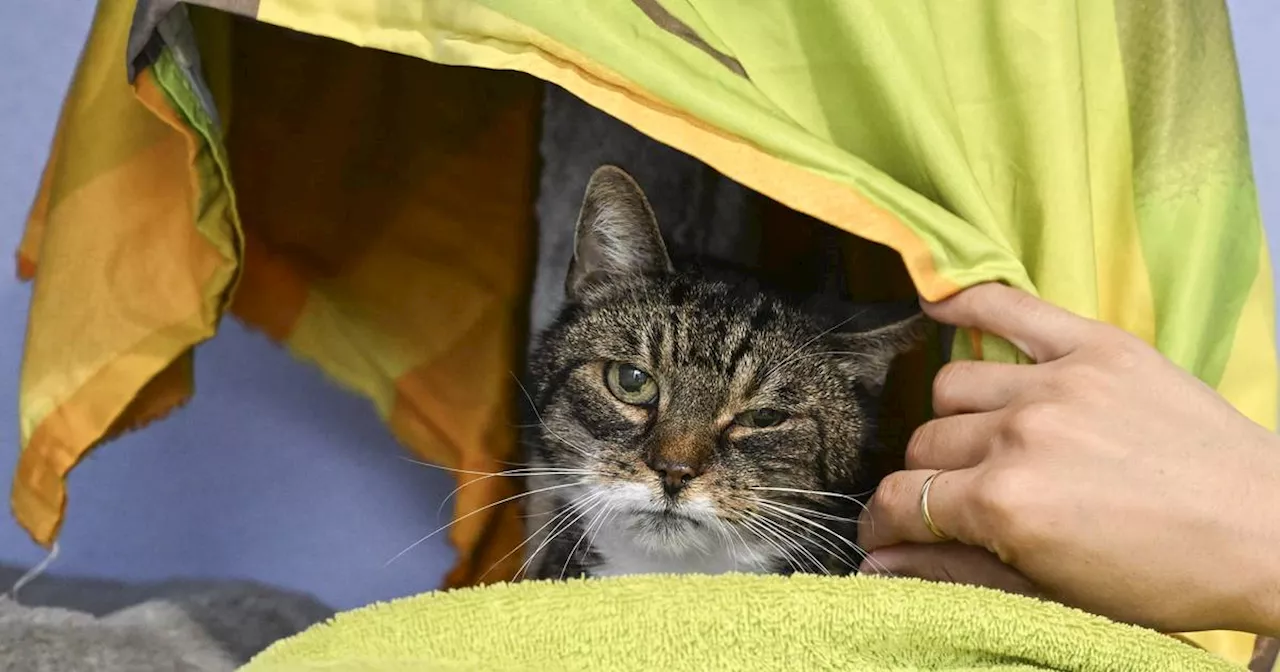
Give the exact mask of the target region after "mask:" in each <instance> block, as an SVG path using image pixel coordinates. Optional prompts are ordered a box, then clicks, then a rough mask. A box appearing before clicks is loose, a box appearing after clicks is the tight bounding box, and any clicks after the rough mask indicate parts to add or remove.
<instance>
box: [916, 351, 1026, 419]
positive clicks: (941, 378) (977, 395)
mask: <svg viewBox="0 0 1280 672" xmlns="http://www.w3.org/2000/svg"><path fill="white" fill-rule="evenodd" d="M1043 378H1044V372H1043V371H1042V370H1040V369H1037V368H1036V367H1034V366H1024V365H1021V364H1005V363H1002V362H976V361H957V362H951V363H950V364H947V365H946V366H944V367H942V370H940V371H938V375H937V376H935V377H934V379H933V413H934V415H936V416H948V415H955V414H957V413H979V412H983V411H995V410H999V409H1001V408H1004V407H1005V406H1007V405H1009V403H1010V402H1011V401H1013V399H1014V398H1015V397H1017V396H1018V395H1019V394H1021V393H1023V392H1025V391H1027V390H1029V389H1033V388H1035V387H1036V386H1038V384H1039V381H1040V380H1042V379H1043Z"/></svg>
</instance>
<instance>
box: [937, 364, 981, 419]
mask: <svg viewBox="0 0 1280 672" xmlns="http://www.w3.org/2000/svg"><path fill="white" fill-rule="evenodd" d="M973 367H974V363H973V362H969V361H956V362H949V363H948V364H946V365H944V366H943V367H942V368H941V369H939V371H938V375H936V376H934V378H933V405H934V408H935V409H936V408H940V407H942V408H945V407H947V406H948V405H949V402H950V400H951V399H952V397H954V396H955V394H956V391H957V390H960V389H963V387H964V385H963V381H964V380H965V379H966V378H969V375H968V374H969V373H971V372H972V371H973Z"/></svg>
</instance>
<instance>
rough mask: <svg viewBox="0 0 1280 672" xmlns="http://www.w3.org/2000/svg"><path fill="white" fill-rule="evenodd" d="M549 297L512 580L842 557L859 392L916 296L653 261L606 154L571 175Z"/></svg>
mask: <svg viewBox="0 0 1280 672" xmlns="http://www.w3.org/2000/svg"><path fill="white" fill-rule="evenodd" d="M565 296H566V303H565V305H564V307H563V308H562V310H561V311H560V313H559V315H558V316H557V317H556V319H555V320H554V321H553V322H552V324H551V326H550V327H548V328H547V329H546V331H545V332H543V334H542V336H541V338H540V342H539V344H538V346H537V348H536V350H535V352H534V353H533V355H532V358H531V367H530V376H529V380H530V381H531V383H532V385H531V386H530V392H529V396H530V402H531V403H532V405H533V407H534V409H535V410H536V414H537V422H536V423H534V425H533V427H532V428H531V429H530V430H529V431H530V434H531V436H530V437H529V439H528V444H529V445H530V447H531V455H530V460H531V463H530V469H529V470H528V471H529V472H530V473H533V474H535V475H533V476H530V477H529V478H528V486H529V490H530V493H531V494H530V495H529V497H528V499H527V500H526V501H528V502H530V504H529V506H528V514H529V520H530V529H529V531H530V539H529V541H528V543H527V547H528V548H529V549H531V552H530V553H528V554H527V560H528V562H527V563H526V567H525V569H526V572H527V575H528V576H530V577H534V578H563V577H571V576H589V577H603V576H613V575H624V574H641V573H677V574H687V573H705V574H716V573H723V572H730V571H739V572H753V573H792V572H810V573H832V574H835V573H848V572H851V571H853V570H854V569H855V568H856V567H857V565H858V562H859V560H860V558H859V550H858V549H857V547H856V546H855V545H854V540H855V539H856V522H855V521H856V520H857V517H858V513H859V510H860V508H861V504H860V501H865V497H866V496H867V495H868V491H869V490H870V489H871V488H873V487H874V486H875V483H876V481H877V478H878V477H879V476H881V475H882V474H876V473H873V472H874V470H873V469H869V468H868V467H867V465H868V464H869V463H870V462H869V460H868V457H869V456H871V455H873V454H874V453H875V452H876V451H877V450H880V448H879V445H878V443H877V441H876V436H875V427H874V419H875V417H876V413H877V410H878V409H877V401H878V397H879V394H880V391H881V389H882V388H883V385H884V382H885V377H886V375H887V374H888V371H889V367H890V364H891V362H892V361H893V359H894V358H895V357H896V356H897V355H898V354H899V353H901V352H903V351H905V350H907V349H909V348H910V347H912V346H913V345H914V344H915V343H916V342H917V341H918V340H920V338H921V336H922V335H923V331H924V326H925V318H924V317H922V316H921V315H920V313H919V307H918V306H917V305H915V304H911V305H909V306H908V305H897V304H892V305H890V304H877V305H851V304H849V303H847V302H844V301H842V300H838V299H835V298H832V297H824V296H789V295H787V294H785V293H783V292H781V291H779V290H776V289H771V288H769V287H766V286H763V285H762V283H761V281H760V280H759V279H757V278H753V277H752V276H751V275H750V274H749V273H743V272H740V271H738V270H736V269H733V268H728V267H719V266H715V265H705V264H704V265H700V266H698V267H694V266H691V265H689V264H683V263H673V262H672V260H671V257H670V256H669V255H668V253H667V249H666V245H665V244H664V242H663V239H662V234H661V233H660V232H659V229H658V226H657V222H656V220H655V218H654V215H653V210H652V208H651V207H650V205H649V203H648V201H647V200H646V198H645V196H644V193H643V192H642V191H641V189H640V187H639V186H638V185H637V184H636V183H635V181H634V180H633V179H631V177H630V176H628V175H627V174H626V173H625V172H623V171H622V170H620V169H618V168H614V167H611V166H605V167H602V168H600V169H598V170H597V171H596V172H595V173H594V174H593V175H592V177H591V179H590V182H589V184H588V186H587V190H586V196H585V199H584V202H583V205H582V210H581V213H580V215H579V219H578V223H577V231H576V236H575V243H574V252H573V260H572V263H571V264H570V265H569V271H568V276H567V278H566V279H565Z"/></svg>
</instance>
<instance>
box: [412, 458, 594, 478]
mask: <svg viewBox="0 0 1280 672" xmlns="http://www.w3.org/2000/svg"><path fill="white" fill-rule="evenodd" d="M399 459H401V460H404V461H405V462H409V463H412V464H416V465H418V466H420V467H430V468H432V469H439V470H440V471H447V472H449V473H451V474H463V475H466V476H486V477H487V476H527V475H530V474H531V473H534V472H537V471H541V470H544V468H543V467H535V466H530V467H521V468H517V469H504V470H502V471H479V470H477V469H457V468H455V467H446V466H444V465H440V464H432V463H430V462H423V461H422V460H415V459H413V458H412V457H407V456H404V455H400V456H399ZM545 470H547V471H575V472H581V473H586V474H590V473H595V472H592V471H590V470H588V469H570V468H568V467H563V468H562V467H546V468H545Z"/></svg>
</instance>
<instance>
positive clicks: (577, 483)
mask: <svg viewBox="0 0 1280 672" xmlns="http://www.w3.org/2000/svg"><path fill="white" fill-rule="evenodd" d="M586 483H587V480H586V479H583V480H581V481H574V482H572V483H560V484H557V485H551V486H547V487H545V488H537V489H534V490H529V491H527V492H521V493H517V494H514V495H512V496H510V497H504V498H502V499H500V500H498V501H496V502H493V503H492V504H487V505H485V506H482V507H480V508H478V509H476V510H474V511H470V512H468V513H466V514H464V515H462V516H458V517H457V518H454V519H453V520H451V521H449V523H448V524H446V525H442V526H440V527H438V528H436V529H435V530H433V531H432V532H431V533H430V534H428V535H426V536H425V537H422V538H421V539H419V540H417V541H415V542H413V543H412V544H409V546H408V547H406V548H405V549H404V550H403V551H400V552H399V553H396V554H395V555H394V556H392V557H391V559H390V560H388V561H386V563H384V564H383V565H382V566H383V567H387V566H389V565H390V564H391V563H393V562H395V561H396V560H398V559H400V556H402V555H404V554H405V553H408V552H409V551H412V550H413V549H415V548H417V547H418V546H420V545H422V544H423V543H425V542H426V541H427V540H428V539H431V538H432V537H434V536H436V535H437V534H440V533H441V532H443V531H445V530H447V529H449V528H450V527H453V526H454V525H456V524H458V523H460V522H462V521H464V520H466V519H468V518H470V517H472V516H475V515H479V514H481V513H484V512H485V511H488V510H489V509H492V508H493V507H495V506H501V505H502V504H506V503H508V502H514V501H516V500H517V499H520V498H522V497H529V496H530V495H536V494H539V493H543V492H550V491H552V490H560V489H562V488H572V487H576V486H580V485H584V484H586Z"/></svg>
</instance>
